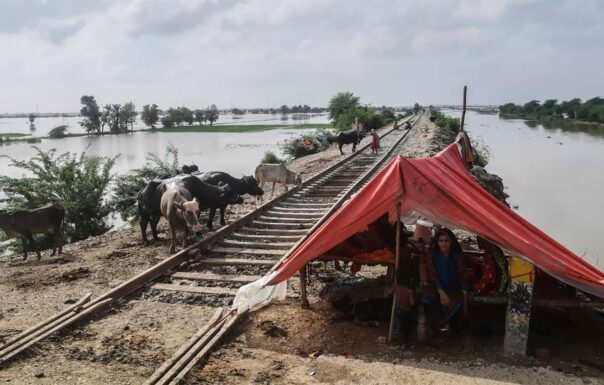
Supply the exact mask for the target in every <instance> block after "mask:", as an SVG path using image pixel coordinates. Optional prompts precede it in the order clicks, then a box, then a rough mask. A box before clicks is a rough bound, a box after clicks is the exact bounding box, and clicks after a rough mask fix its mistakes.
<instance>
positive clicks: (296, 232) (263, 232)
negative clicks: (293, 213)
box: [236, 227, 306, 237]
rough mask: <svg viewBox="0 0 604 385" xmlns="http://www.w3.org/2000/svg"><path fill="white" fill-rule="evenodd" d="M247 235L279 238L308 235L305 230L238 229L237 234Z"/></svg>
mask: <svg viewBox="0 0 604 385" xmlns="http://www.w3.org/2000/svg"><path fill="white" fill-rule="evenodd" d="M247 233H252V235H259V236H265V237H269V236H279V235H283V236H287V237H288V236H298V237H301V236H303V235H304V234H306V230H305V229H297V230H286V229H264V228H259V227H242V228H240V229H237V233H236V234H247Z"/></svg>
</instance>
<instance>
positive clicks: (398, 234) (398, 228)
mask: <svg viewBox="0 0 604 385" xmlns="http://www.w3.org/2000/svg"><path fill="white" fill-rule="evenodd" d="M395 255H396V257H395V258H396V259H395V264H394V282H393V286H392V287H393V288H394V290H393V292H394V293H393V296H392V311H391V312H390V329H389V330H388V342H392V333H393V332H394V312H395V310H396V276H397V274H398V267H399V259H400V256H401V204H400V202H399V203H398V204H397V205H396V252H395Z"/></svg>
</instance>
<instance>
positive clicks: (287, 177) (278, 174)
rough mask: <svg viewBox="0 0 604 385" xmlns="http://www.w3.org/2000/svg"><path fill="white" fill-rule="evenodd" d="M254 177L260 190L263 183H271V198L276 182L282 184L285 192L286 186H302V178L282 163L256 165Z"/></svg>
mask: <svg viewBox="0 0 604 385" xmlns="http://www.w3.org/2000/svg"><path fill="white" fill-rule="evenodd" d="M255 175H256V180H257V181H258V184H259V185H260V188H261V189H264V182H273V189H272V191H271V198H272V197H273V193H274V192H275V183H276V182H280V183H282V184H283V186H284V187H285V191H287V185H288V184H297V185H298V186H300V185H302V177H301V176H300V175H299V174H297V173H295V172H293V171H290V170H288V169H287V167H285V165H284V164H282V163H280V164H270V163H261V164H259V165H258V167H256V172H255Z"/></svg>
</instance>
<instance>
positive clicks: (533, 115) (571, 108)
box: [499, 97, 604, 123]
mask: <svg viewBox="0 0 604 385" xmlns="http://www.w3.org/2000/svg"><path fill="white" fill-rule="evenodd" d="M499 114H500V115H501V116H502V117H517V118H523V119H535V120H540V121H569V120H570V121H585V122H592V123H604V98H601V97H595V98H591V99H589V100H587V101H585V102H582V101H581V99H579V98H574V99H571V100H567V101H563V102H561V103H558V100H557V99H548V100H546V101H544V102H543V104H541V103H540V102H539V101H538V100H531V101H530V102H528V103H525V104H524V105H516V104H514V103H506V104H504V105H502V106H499Z"/></svg>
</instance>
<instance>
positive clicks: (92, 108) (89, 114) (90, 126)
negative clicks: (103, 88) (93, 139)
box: [80, 95, 101, 134]
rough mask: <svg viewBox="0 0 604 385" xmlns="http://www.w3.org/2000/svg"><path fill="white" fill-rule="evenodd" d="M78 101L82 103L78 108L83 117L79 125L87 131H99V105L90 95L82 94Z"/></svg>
mask: <svg viewBox="0 0 604 385" xmlns="http://www.w3.org/2000/svg"><path fill="white" fill-rule="evenodd" d="M80 103H82V104H83V105H84V107H82V109H81V110H80V114H81V115H82V116H83V117H84V120H82V121H81V122H80V125H81V126H82V127H83V128H84V129H85V130H86V132H87V133H90V132H96V133H97V134H100V133H101V111H100V110H99V106H98V104H97V103H96V100H95V99H94V96H92V95H84V96H82V97H81V98H80Z"/></svg>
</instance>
